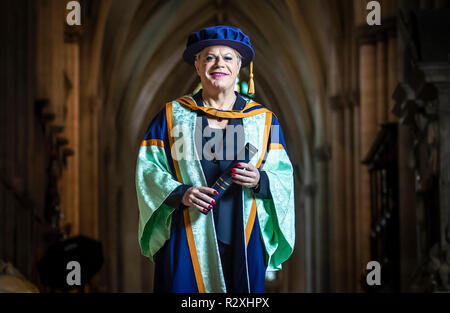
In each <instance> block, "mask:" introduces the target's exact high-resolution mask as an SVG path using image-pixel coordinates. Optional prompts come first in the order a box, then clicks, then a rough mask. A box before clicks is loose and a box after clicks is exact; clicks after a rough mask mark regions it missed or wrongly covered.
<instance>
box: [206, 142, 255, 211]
mask: <svg viewBox="0 0 450 313" xmlns="http://www.w3.org/2000/svg"><path fill="white" fill-rule="evenodd" d="M256 152H258V149H257V148H256V147H255V146H254V145H252V144H251V143H249V142H247V144H246V145H245V146H244V147H243V148H242V150H241V151H240V152H239V153H238V154H237V156H235V158H234V160H233V161H232V162H231V163H230V165H229V166H228V167H227V168H226V169H225V171H224V172H223V173H222V175H220V177H219V178H218V179H217V180H216V182H215V183H214V184H213V185H212V186H211V188H214V189H215V190H216V191H217V192H218V194H217V195H214V196H212V198H213V199H214V200H215V201H216V203H218V202H219V200H220V198H222V196H223V194H224V193H225V191H227V189H228V188H229V187H230V186H231V184H233V181H232V179H231V173H230V172H231V169H232V168H234V167H236V164H237V163H239V162H243V163H248V162H250V160H251V159H252V157H253V156H254V155H255V154H256ZM209 211H210V210H208V211H207V212H201V213H203V214H208V212H209Z"/></svg>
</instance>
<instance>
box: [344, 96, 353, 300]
mask: <svg viewBox="0 0 450 313" xmlns="http://www.w3.org/2000/svg"><path fill="white" fill-rule="evenodd" d="M344 106H345V107H344V143H345V146H344V159H345V177H344V179H345V234H346V238H345V241H346V243H347V247H346V248H347V250H346V264H345V266H346V268H347V277H346V286H345V287H346V292H353V291H354V281H355V275H354V269H355V206H354V196H353V194H354V175H353V171H354V166H353V164H354V155H353V151H354V141H353V137H354V133H353V122H354V120H353V103H352V102H351V101H350V99H345V104H344Z"/></svg>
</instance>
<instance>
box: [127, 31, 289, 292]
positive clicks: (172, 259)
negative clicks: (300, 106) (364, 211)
mask: <svg viewBox="0 0 450 313" xmlns="http://www.w3.org/2000/svg"><path fill="white" fill-rule="evenodd" d="M253 58H254V51H253V48H252V46H251V44H250V40H249V38H248V36H246V35H245V34H244V33H243V32H242V31H241V30H240V29H238V28H235V27H230V26H215V27H210V28H205V29H203V30H201V31H199V32H197V33H194V34H192V35H191V36H190V37H189V38H188V42H187V46H186V50H185V51H184V54H183V59H184V60H185V61H186V62H187V63H189V64H191V65H193V66H195V69H196V71H197V74H198V76H199V77H200V80H201V83H202V87H203V89H202V90H200V91H199V92H198V93H196V94H195V95H187V96H184V97H181V98H179V99H177V100H175V101H172V102H169V103H167V104H166V105H165V107H164V108H163V110H161V111H160V112H159V114H158V115H157V116H156V117H155V118H154V119H153V120H152V122H151V123H150V127H149V128H148V131H147V133H146V135H145V138H144V140H143V142H142V144H141V148H140V151H139V156H138V162H137V168H136V189H137V195H138V203H139V210H140V216H139V244H140V247H141V251H142V254H143V255H145V256H147V257H149V258H150V259H151V260H152V261H154V262H155V282H154V289H155V292H239V293H247V292H264V282H265V273H266V270H271V271H274V270H279V269H281V264H282V263H283V262H284V261H285V260H286V259H287V258H288V257H289V256H290V255H291V253H292V251H293V246H294V238H295V230H294V193H293V170H292V165H291V162H290V160H289V158H288V155H287V151H286V146H285V143H284V139H283V134H282V132H281V128H280V126H279V123H278V120H277V118H276V116H275V115H274V114H273V113H272V112H271V111H270V110H268V109H267V108H266V107H264V106H263V105H260V104H258V103H256V102H254V101H252V100H250V99H249V98H246V97H243V96H241V95H239V94H238V93H236V92H235V91H234V86H235V82H236V77H237V75H238V73H239V70H240V68H241V67H242V66H247V65H249V64H250V62H252V60H253ZM250 76H251V77H252V73H251V75H250ZM250 85H252V82H250ZM250 89H251V88H250ZM247 142H248V143H250V144H252V145H253V146H254V147H256V149H257V153H256V154H255V155H254V156H253V158H251V159H250V160H249V161H248V162H240V163H237V164H236V166H235V167H233V168H231V169H229V166H230V164H232V161H233V160H234V159H237V154H238V152H239V151H241V149H243V147H244V145H245V144H246V143H247ZM244 151H245V150H244ZM228 170H230V171H231V180H229V181H228V182H225V183H224V184H223V186H224V187H225V188H227V189H226V191H225V192H224V193H223V195H222V196H221V197H220V199H219V198H215V197H216V195H217V194H218V192H217V190H216V189H214V188H211V187H212V186H213V185H214V183H215V182H216V180H217V181H219V180H220V179H222V181H223V177H225V176H223V175H224V173H225V172H226V171H228ZM214 186H216V185H214ZM221 188H222V187H221ZM225 188H224V190H225ZM215 199H217V201H216V200H215Z"/></svg>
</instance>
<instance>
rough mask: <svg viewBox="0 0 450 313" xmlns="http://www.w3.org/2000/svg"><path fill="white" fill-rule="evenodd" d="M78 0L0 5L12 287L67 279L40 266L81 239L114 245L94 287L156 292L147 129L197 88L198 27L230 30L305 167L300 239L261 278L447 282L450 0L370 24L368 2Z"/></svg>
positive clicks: (300, 178) (412, 1)
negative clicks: (140, 194) (142, 218)
mask: <svg viewBox="0 0 450 313" xmlns="http://www.w3.org/2000/svg"><path fill="white" fill-rule="evenodd" d="M69 2H70V1H61V0H37V1H35V0H20V1H13V0H7V1H0V15H1V18H0V21H1V23H2V27H1V35H2V42H3V44H2V46H3V48H2V49H0V61H1V62H2V63H1V66H0V68H1V70H2V75H1V82H0V88H1V92H0V99H1V100H0V110H1V113H0V118H1V122H0V141H1V144H0V146H1V149H0V179H1V183H0V260H1V261H0V285H2V281H3V284H4V285H3V286H1V287H0V289H7V288H8V286H6V285H5V284H6V283H5V282H7V280H5V279H4V278H5V277H6V276H8V275H9V276H14V275H16V277H21V279H22V280H23V281H26V282H28V283H29V285H30V286H31V285H32V286H34V287H35V289H37V290H39V291H40V292H52V291H56V290H55V289H54V288H49V287H48V286H47V285H46V283H45V281H44V279H43V278H42V271H41V270H40V267H39V266H38V265H39V262H40V260H41V259H42V258H43V257H44V255H45V254H46V251H47V249H48V248H49V247H50V246H51V245H54V244H55V243H58V242H61V241H64V240H67V239H70V238H75V237H77V236H80V235H81V236H83V238H85V239H89V240H93V241H95V242H99V243H101V248H102V258H103V260H102V262H101V266H100V267H99V269H98V271H97V272H96V273H95V274H93V276H92V279H90V280H89V282H88V283H87V284H86V286H84V287H83V290H82V291H83V292H152V290H153V269H154V268H153V267H154V265H153V263H152V262H151V261H150V260H148V259H147V258H145V257H143V256H142V255H141V253H140V249H139V243H138V238H137V227H138V214H139V212H138V207H137V199H136V189H135V188H136V187H135V180H134V179H135V166H136V158H137V153H138V149H139V145H140V141H141V140H142V138H143V136H144V134H145V131H146V128H147V126H148V125H149V122H150V121H151V120H152V118H153V117H154V116H155V115H156V113H157V112H159V110H161V108H162V107H163V106H164V104H165V103H166V102H168V101H171V100H173V99H175V98H177V97H179V96H182V95H185V94H190V93H192V92H193V91H194V90H195V89H196V88H197V86H198V85H199V78H198V76H197V74H196V73H195V71H194V70H193V69H192V67H190V66H189V65H187V64H185V63H184V62H183V60H182V57H181V55H182V52H183V50H184V48H185V45H186V39H187V36H188V35H189V34H190V33H192V32H194V31H197V30H199V29H201V28H203V27H207V26H212V25H232V26H237V27H239V28H241V29H242V30H243V31H244V32H245V33H246V34H248V35H249V36H250V38H251V41H252V44H253V47H254V49H255V54H256V57H255V62H254V77H255V90H256V94H255V101H258V102H260V103H262V104H264V105H265V106H267V107H268V108H269V109H270V110H272V111H273V112H274V113H275V114H276V115H277V117H278V118H279V120H280V124H281V125H282V127H283V133H284V134H285V140H286V145H287V147H288V151H289V158H290V160H291V162H292V164H293V167H294V182H295V203H296V220H295V224H296V242H295V249H294V252H293V254H292V256H291V257H290V259H289V260H288V261H286V262H285V263H284V264H283V269H282V270H281V271H278V272H271V273H268V275H267V279H266V291H267V292H276V293H286V292H289V293H304V292H306V293H311V292H340V293H364V292H445V291H447V292H448V291H450V282H449V281H450V141H449V140H446V139H445V138H447V135H449V136H450V1H448V0H383V1H381V0H380V1H372V3H373V2H375V7H374V10H376V9H377V6H376V4H379V12H378V13H379V18H380V21H379V23H372V25H371V23H369V19H370V16H369V15H370V14H371V13H373V11H372V10H370V9H368V4H369V2H370V1H366V0H314V1H311V0H248V1H241V0H128V1H120V0H80V1H75V2H76V3H78V4H79V8H80V9H81V10H80V12H81V13H80V14H81V16H80V21H81V25H77V24H75V25H69V23H68V22H67V20H68V14H69V13H70V12H71V9H68V7H67V5H68V3H69ZM72 2H74V1H72ZM375 13H376V12H375ZM248 78H249V70H248V68H243V69H242V70H241V72H240V76H239V81H240V82H246V81H247V80H248ZM238 85H239V82H238ZM240 86H243V85H242V84H241V85H240ZM241 91H242V92H244V91H245V88H244V87H242V89H241ZM370 261H377V262H378V263H379V264H380V265H381V271H382V272H381V273H382V274H381V285H376V286H373V285H370V284H368V280H367V279H366V278H367V274H368V272H369V271H370V269H369V268H368V266H367V265H368V263H369V262H370ZM11 288H12V287H11Z"/></svg>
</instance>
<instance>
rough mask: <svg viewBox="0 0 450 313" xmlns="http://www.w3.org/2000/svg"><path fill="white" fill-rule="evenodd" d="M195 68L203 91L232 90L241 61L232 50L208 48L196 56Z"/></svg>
mask: <svg viewBox="0 0 450 313" xmlns="http://www.w3.org/2000/svg"><path fill="white" fill-rule="evenodd" d="M195 68H196V70H197V74H198V75H199V76H200V80H201V82H202V86H203V89H205V90H207V91H210V92H211V91H213V92H214V91H216V92H217V91H224V90H228V89H231V90H234V85H235V83H236V77H237V75H238V74H239V70H240V69H241V60H240V58H239V57H238V54H237V52H236V50H234V49H233V48H230V47H227V46H210V47H206V48H205V49H203V50H202V51H201V52H200V53H199V54H198V55H197V58H196V60H195Z"/></svg>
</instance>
